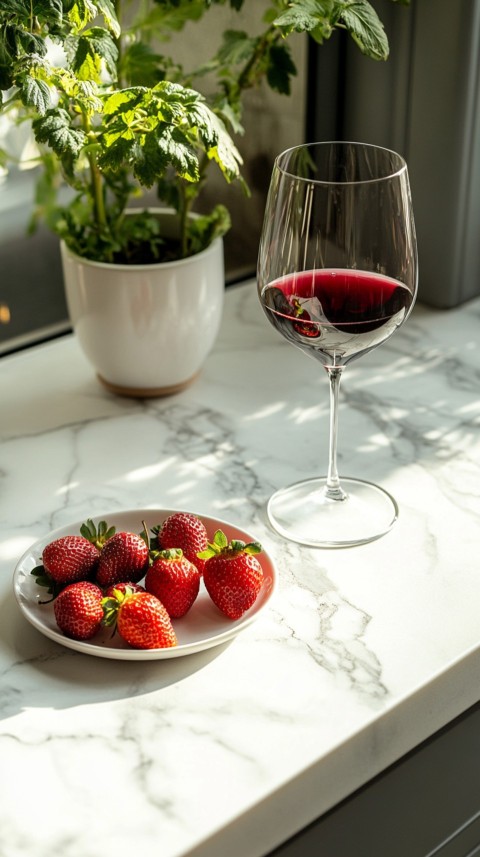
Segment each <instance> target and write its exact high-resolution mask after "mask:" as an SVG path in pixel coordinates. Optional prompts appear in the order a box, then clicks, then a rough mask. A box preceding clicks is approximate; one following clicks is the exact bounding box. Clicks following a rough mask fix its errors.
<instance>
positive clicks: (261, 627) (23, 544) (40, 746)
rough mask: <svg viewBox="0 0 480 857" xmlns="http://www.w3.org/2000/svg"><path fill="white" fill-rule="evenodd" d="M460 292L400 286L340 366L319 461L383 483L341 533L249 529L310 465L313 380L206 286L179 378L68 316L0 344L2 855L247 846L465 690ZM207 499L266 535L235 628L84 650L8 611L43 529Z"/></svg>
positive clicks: (476, 531)
mask: <svg viewBox="0 0 480 857" xmlns="http://www.w3.org/2000/svg"><path fill="white" fill-rule="evenodd" d="M479 320H480V302H479V301H472V302H470V303H469V304H466V305H465V306H464V307H460V308H459V309H456V310H450V311H447V312H442V311H439V310H431V309H429V308H427V307H423V306H420V305H419V306H417V307H416V308H415V310H414V312H413V314H412V316H411V318H410V319H409V321H408V323H407V324H406V325H405V327H404V329H402V330H401V331H400V332H399V333H398V334H396V335H395V336H394V337H393V338H392V340H391V341H390V342H389V343H387V344H385V345H383V346H382V347H380V348H379V349H377V350H376V351H374V352H372V353H371V354H370V355H368V357H366V358H364V359H363V360H359V361H358V363H352V364H351V366H349V367H348V368H347V370H346V372H345V377H344V379H343V381H342V392H341V411H340V449H339V465H340V472H341V473H342V472H344V473H345V474H346V475H350V476H352V475H353V476H358V477H360V478H362V477H363V478H372V479H374V480H376V481H378V482H380V483H381V484H383V485H384V486H385V487H386V488H387V489H388V490H390V491H391V492H392V493H393V494H394V495H395V497H396V499H397V501H398V503H399V506H400V516H399V520H398V522H397V523H396V525H395V527H394V528H393V530H392V532H391V533H390V534H389V535H388V536H386V537H385V538H383V539H380V540H378V541H377V542H374V543H372V544H370V545H366V546H364V547H362V548H357V549H351V550H343V551H342V550H340V551H338V550H337V551H314V550H307V549H302V548H300V547H299V546H297V545H294V544H291V543H286V542H284V541H283V540H282V539H280V538H279V537H278V536H277V535H276V534H275V533H273V532H272V531H271V529H270V528H269V525H268V522H267V519H266V512H265V504H266V501H267V499H268V496H269V495H270V493H271V492H272V491H273V490H274V489H275V488H277V487H279V486H280V485H283V484H288V483H289V482H291V481H294V480H296V479H299V478H302V477H304V476H310V475H315V474H317V473H319V472H324V471H325V468H326V462H327V447H328V419H329V411H328V385H327V379H326V377H325V373H324V372H323V370H322V369H321V367H320V366H318V365H316V364H315V363H314V362H313V361H309V360H308V359H307V358H306V357H305V356H304V355H303V354H301V353H300V352H298V351H296V350H295V349H293V348H292V347H291V346H289V345H288V344H287V343H285V342H284V341H283V340H282V339H281V337H279V336H278V335H277V334H276V333H275V331H273V329H271V328H270V327H269V325H268V323H267V321H266V319H265V318H264V316H263V313H262V311H261V309H260V307H259V305H258V302H257V297H256V292H255V287H254V284H251V283H248V284H245V285H242V286H239V287H234V288H230V289H229V290H228V291H227V297H226V306H225V315H224V322H223V325H222V329H221V331H220V334H219V337H218V341H217V344H216V346H215V348H214V351H213V352H212V354H211V355H210V357H209V358H208V361H207V364H206V366H205V368H204V370H203V372H202V374H201V376H200V377H199V378H198V380H197V381H196V383H195V384H193V385H192V386H191V387H190V388H189V389H188V390H186V391H184V392H183V393H182V394H180V395H178V396H175V397H171V398H168V399H156V400H149V401H144V402H142V401H134V400H130V399H122V398H116V397H114V396H112V395H110V394H109V393H107V392H106V391H104V390H103V389H102V387H101V386H100V385H99V383H98V382H97V380H96V379H95V377H94V376H93V373H92V370H91V368H90V367H89V366H88V364H87V363H86V361H85V359H84V358H83V356H82V355H81V353H80V351H79V349H78V346H77V343H76V341H75V338H74V337H71V336H66V337H64V338H62V339H59V340H57V341H55V342H52V343H50V344H48V345H43V346H40V347H36V348H33V349H31V350H27V351H24V352H20V353H19V354H17V355H14V356H10V357H6V358H2V359H1V360H0V401H1V402H2V406H1V412H0V413H1V415H0V687H1V694H0V857H20V855H22V857H24V855H25V854H28V855H29V857H51V855H52V854H57V853H58V854H62V857H110V855H112V857H113V855H115V857H127V855H130V854H131V852H132V849H135V851H136V852H138V853H140V852H142V851H144V852H145V853H147V852H150V851H153V850H155V852H157V851H158V853H162V855H164V857H225V855H227V854H228V855H229V857H264V855H266V854H268V852H269V851H270V850H272V849H273V848H274V847H275V846H276V845H277V844H279V843H280V842H281V841H283V840H285V839H286V838H287V837H288V836H290V835H292V834H293V833H295V832H296V831H297V830H299V829H300V828H301V827H302V826H304V825H306V824H308V823H309V822H310V821H312V820H313V819H314V818H316V817H318V816H319V815H320V814H321V813H323V812H324V811H326V810H327V809H329V808H330V807H331V806H333V805H334V804H335V803H336V802H338V801H339V800H341V799H342V798H343V797H345V796H346V795H348V794H350V793H351V792H352V791H353V790H354V789H355V788H357V787H358V786H359V785H361V784H362V783H364V782H366V781H367V780H368V779H369V778H371V777H373V776H375V775H376V774H377V773H379V771H381V770H382V769H384V768H385V767H386V766H387V765H389V764H390V763H391V762H393V761H395V760H396V759H397V758H399V756H401V755H402V754H403V753H405V752H407V751H408V750H410V749H411V748H412V747H413V746H415V745H416V744H417V743H419V742H420V741H421V740H423V739H424V738H426V737H428V736H429V735H430V734H432V733H433V731H435V730H436V729H438V728H439V727H440V726H442V725H444V724H445V723H446V722H448V721H449V720H450V719H452V718H453V717H455V716H456V715H457V714H458V713H460V712H461V711H463V710H465V709H466V708H467V707H468V706H469V705H471V704H473V703H474V702H476V701H477V699H478V691H477V689H476V688H477V687H478V680H479V678H480V657H479V652H480V649H479V640H480V626H479V624H478V600H479V596H480V578H479V575H478V562H477V556H478V545H479V543H480V499H479V495H478V484H479V476H480V472H479V471H480V436H479V428H480V395H479V392H480V384H479V380H480V344H479V343H480V339H479V336H478V331H479ZM156 507H158V508H184V509H191V510H194V511H199V512H203V513H204V514H206V515H213V516H215V517H218V518H224V519H226V520H230V521H232V522H233V523H236V524H238V525H239V526H240V527H243V528H244V529H246V530H248V531H249V532H251V533H252V534H253V535H254V536H255V537H256V538H257V539H259V540H260V541H261V542H262V543H263V544H264V545H265V547H266V548H267V549H268V550H269V551H270V553H271V554H272V555H273V556H274V557H275V560H276V563H277V567H278V572H279V586H278V592H277V594H276V597H275V599H274V600H273V602H272V604H271V606H270V607H269V609H268V610H267V611H266V612H265V613H263V614H262V615H261V617H260V618H259V620H258V622H257V623H255V624H254V625H252V626H250V627H249V628H248V629H247V630H245V631H244V632H243V633H242V634H241V635H240V636H239V637H238V638H237V639H235V640H234V641H231V642H230V643H226V644H224V645H222V646H219V647H217V648H214V649H210V650H208V651H205V652H201V653H198V654H194V655H191V656H189V657H186V658H178V659H175V660H170V661H158V662H149V663H146V662H122V661H120V662H116V661H107V660H103V659H100V658H89V657H88V656H86V655H82V654H78V653H76V652H73V651H70V650H68V649H66V648H62V647H60V646H58V645H57V644H56V643H54V642H53V641H50V640H48V639H47V638H46V637H43V636H42V635H41V634H40V633H39V632H37V631H36V630H35V629H34V628H32V627H31V626H30V625H29V624H28V623H27V622H26V621H25V619H24V618H23V617H22V615H21V614H20V611H19V610H18V608H17V605H16V603H15V600H14V596H13V591H12V574H13V569H14V566H15V563H16V562H17V560H18V559H19V557H20V556H21V554H22V553H23V551H24V550H25V549H26V548H27V547H28V546H29V545H31V544H32V543H33V542H35V541H36V540H37V539H38V538H40V537H42V536H44V535H45V534H46V533H48V532H49V531H50V530H52V529H54V528H57V527H60V526H65V525H66V524H68V523H70V522H73V521H77V520H83V519H85V518H86V517H88V516H92V515H104V514H105V515H108V513H110V514H112V513H114V512H115V511H116V510H123V509H133V508H156Z"/></svg>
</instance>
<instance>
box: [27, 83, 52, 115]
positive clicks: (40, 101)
mask: <svg viewBox="0 0 480 857" xmlns="http://www.w3.org/2000/svg"><path fill="white" fill-rule="evenodd" d="M20 96H21V99H22V103H23V104H24V105H25V106H26V107H33V108H34V109H35V110H36V111H37V113H39V114H40V116H44V115H45V113H46V112H47V110H48V109H49V108H50V107H51V97H50V87H49V86H48V84H47V83H45V81H43V80H36V79H35V78H34V77H29V76H27V77H25V78H24V81H23V83H22V88H21V92H20Z"/></svg>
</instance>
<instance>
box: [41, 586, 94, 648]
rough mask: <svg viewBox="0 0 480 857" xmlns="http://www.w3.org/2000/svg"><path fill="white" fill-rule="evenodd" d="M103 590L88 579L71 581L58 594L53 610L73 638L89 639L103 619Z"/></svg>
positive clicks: (60, 625)
mask: <svg viewBox="0 0 480 857" xmlns="http://www.w3.org/2000/svg"><path fill="white" fill-rule="evenodd" d="M102 597H103V594H102V590H101V589H100V588H99V587H98V586H95V584H94V583H91V582H90V581H87V580H81V581H77V583H71V584H69V585H68V586H66V587H65V589H62V591H61V592H60V594H59V595H57V597H56V599H55V601H54V603H53V610H54V613H55V619H56V622H57V625H58V627H59V628H60V630H61V631H63V633H64V634H65V636H66V637H71V638H72V639H73V640H89V639H90V638H91V637H93V636H94V634H96V632H97V631H98V629H99V628H100V625H101V623H102V620H103V607H102Z"/></svg>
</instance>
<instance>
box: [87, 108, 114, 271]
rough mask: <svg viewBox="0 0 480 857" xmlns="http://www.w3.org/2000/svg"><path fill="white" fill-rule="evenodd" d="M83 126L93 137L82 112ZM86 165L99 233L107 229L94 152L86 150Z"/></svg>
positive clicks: (109, 254)
mask: <svg viewBox="0 0 480 857" xmlns="http://www.w3.org/2000/svg"><path fill="white" fill-rule="evenodd" d="M82 121H83V128H84V130H85V133H86V134H87V136H88V137H89V138H92V137H93V139H95V135H94V133H93V131H92V128H91V123H90V117H89V116H88V115H87V114H86V113H83V115H82ZM87 158H88V165H89V168H90V193H91V197H92V199H93V210H94V217H95V222H96V225H97V229H98V232H99V233H100V234H102V233H105V232H107V231H108V220H107V215H106V211H105V199H104V195H103V178H102V174H101V172H100V170H99V169H98V165H97V161H96V156H95V153H94V152H88V154H87ZM108 257H109V259H108V261H111V258H112V257H111V251H108Z"/></svg>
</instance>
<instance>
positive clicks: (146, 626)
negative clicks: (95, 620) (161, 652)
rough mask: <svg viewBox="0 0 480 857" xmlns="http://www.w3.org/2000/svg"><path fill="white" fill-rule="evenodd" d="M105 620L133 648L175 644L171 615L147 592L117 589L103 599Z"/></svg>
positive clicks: (160, 647)
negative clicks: (113, 595) (109, 596)
mask: <svg viewBox="0 0 480 857" xmlns="http://www.w3.org/2000/svg"><path fill="white" fill-rule="evenodd" d="M102 604H103V610H104V617H105V618H104V622H105V624H106V625H116V628H117V630H118V633H119V634H120V636H121V637H122V638H123V639H124V640H125V642H127V643H128V644H129V645H130V646H133V648H135V649H166V648H170V647H172V646H176V645H177V638H176V636H175V631H174V630H173V626H172V623H171V621H170V616H169V615H168V613H167V611H166V610H165V607H164V606H163V604H162V602H161V601H159V600H158V598H156V597H155V595H152V594H151V593H150V592H129V591H128V589H127V590H126V591H125V592H124V593H123V592H119V591H118V590H117V591H116V596H115V598H104V599H103V602H102Z"/></svg>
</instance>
